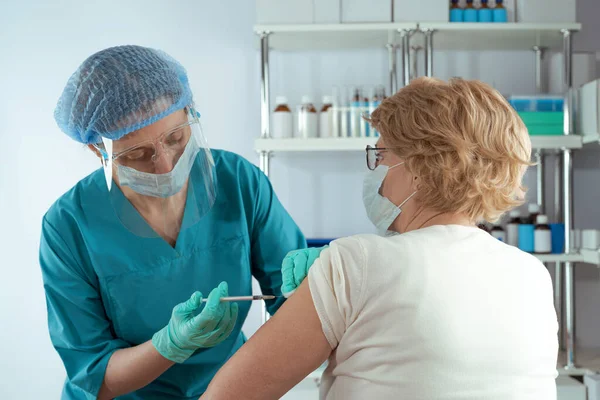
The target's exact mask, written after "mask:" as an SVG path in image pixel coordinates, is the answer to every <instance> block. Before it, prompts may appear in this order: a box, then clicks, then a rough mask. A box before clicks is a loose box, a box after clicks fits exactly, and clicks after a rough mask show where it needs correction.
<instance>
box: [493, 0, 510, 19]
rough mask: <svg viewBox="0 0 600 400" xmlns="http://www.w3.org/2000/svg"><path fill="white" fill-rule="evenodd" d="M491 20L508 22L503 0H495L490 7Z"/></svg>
mask: <svg viewBox="0 0 600 400" xmlns="http://www.w3.org/2000/svg"><path fill="white" fill-rule="evenodd" d="M492 22H499V23H504V22H508V10H507V9H506V7H505V4H504V1H503V0H496V4H495V6H494V8H493V9H492Z"/></svg>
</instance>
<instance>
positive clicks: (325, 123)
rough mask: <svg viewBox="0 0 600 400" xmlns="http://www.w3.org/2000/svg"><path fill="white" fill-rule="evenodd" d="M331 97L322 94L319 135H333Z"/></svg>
mask: <svg viewBox="0 0 600 400" xmlns="http://www.w3.org/2000/svg"><path fill="white" fill-rule="evenodd" d="M332 125H333V97H332V96H323V107H322V108H321V112H320V114H319V136H320V137H332V136H333V128H332Z"/></svg>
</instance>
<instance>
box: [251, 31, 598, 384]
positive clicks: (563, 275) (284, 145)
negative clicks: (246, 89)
mask: <svg viewBox="0 0 600 400" xmlns="http://www.w3.org/2000/svg"><path fill="white" fill-rule="evenodd" d="M580 29H581V24H577V23H549V24H524V23H506V24H483V23H476V24H472V23H460V24H458V23H419V22H414V23H366V24H305V25H257V26H255V27H254V31H255V33H256V34H257V35H258V37H259V47H260V54H261V135H260V138H259V139H257V140H256V141H255V149H256V151H257V152H258V153H259V156H260V162H259V165H260V168H261V170H262V171H263V172H264V173H265V174H266V175H267V176H269V174H270V156H271V154H272V153H273V152H275V151H276V152H302V151H363V150H364V149H365V147H366V146H367V145H368V144H374V141H375V140H376V139H375V138H315V139H272V138H271V130H270V124H269V119H270V110H271V101H270V93H269V86H270V72H269V52H270V50H277V51H299V50H323V49H343V48H346V49H349V48H381V49H386V50H387V53H388V57H389V63H388V64H389V82H388V91H389V92H390V93H395V92H396V91H397V90H398V70H397V58H398V54H397V52H398V50H400V51H401V52H400V59H401V66H402V73H401V78H402V83H403V85H406V83H407V82H408V81H409V80H410V65H411V60H410V58H411V54H410V46H411V44H417V43H419V44H421V45H422V46H423V48H424V54H425V67H426V75H427V76H433V74H434V72H433V71H434V62H433V58H434V49H438V50H482V51H484V50H488V51H489V50H490V49H492V48H493V49H494V50H532V51H533V53H534V54H535V57H536V86H537V87H538V89H540V88H541V82H542V79H541V74H542V68H541V65H542V56H543V53H544V51H546V50H561V51H562V53H563V55H564V66H563V67H564V72H565V73H564V74H563V76H564V82H563V85H564V93H565V95H564V97H565V106H564V115H565V117H564V135H562V136H532V137H531V139H532V144H533V147H534V149H535V150H536V152H535V157H536V159H537V160H538V161H539V167H538V170H537V185H536V186H537V190H536V191H537V199H538V203H539V204H540V206H541V207H542V209H544V205H545V204H546V198H545V195H544V180H543V176H544V172H543V171H544V168H545V167H546V165H545V164H546V163H545V154H546V153H548V152H553V153H557V154H560V162H559V163H557V164H559V165H557V166H556V168H557V169H556V171H557V175H556V178H557V182H559V183H560V184H559V185H557V188H556V190H557V193H555V196H554V197H555V199H554V203H555V208H556V209H557V210H559V212H557V216H559V217H560V219H561V220H562V221H561V222H564V224H565V254H558V255H543V256H539V257H538V258H539V259H540V260H541V261H542V262H544V263H555V270H556V277H557V279H556V282H555V285H556V287H555V305H556V306H557V313H558V314H559V321H560V322H561V326H562V325H564V329H565V335H564V336H565V339H566V343H565V347H566V351H565V352H564V356H563V358H564V362H563V365H564V369H562V368H559V369H560V371H559V372H560V373H563V374H569V375H580V374H587V373H592V372H594V371H600V357H596V356H594V357H595V358H594V360H596V361H597V363H596V364H597V365H596V367H594V368H593V369H587V368H578V367H577V366H576V358H575V352H576V348H575V334H574V332H575V308H574V297H575V294H574V276H573V272H574V271H573V267H574V263H576V262H585V263H592V264H596V265H599V264H600V253H599V252H594V251H587V250H582V251H581V252H575V251H574V249H573V246H572V243H571V232H572V230H573V201H572V196H573V151H574V150H577V149H580V148H581V147H583V146H584V145H585V144H588V143H600V135H597V137H589V136H585V137H582V136H580V135H576V134H575V132H574V120H573V115H574V111H575V106H574V101H573V97H574V94H573V87H572V86H573V85H572V82H573V72H572V55H573V50H572V36H573V33H575V32H577V31H579V30H580ZM559 172H560V173H559ZM563 286H564V298H563V296H562V292H563ZM563 302H564V306H565V311H566V312H565V316H564V320H563V318H562V315H561V310H562V305H563ZM263 314H265V319H266V318H267V316H266V312H265V313H263ZM583 358H584V357H582V359H583Z"/></svg>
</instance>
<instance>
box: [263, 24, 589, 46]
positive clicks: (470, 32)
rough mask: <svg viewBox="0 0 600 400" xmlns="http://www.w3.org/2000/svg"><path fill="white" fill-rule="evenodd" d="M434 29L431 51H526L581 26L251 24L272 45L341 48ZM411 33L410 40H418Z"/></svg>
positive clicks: (556, 43) (555, 40)
mask: <svg viewBox="0 0 600 400" xmlns="http://www.w3.org/2000/svg"><path fill="white" fill-rule="evenodd" d="M417 29H419V30H421V31H424V30H428V29H431V30H434V31H436V32H437V34H434V37H433V46H434V48H435V49H436V50H492V49H493V50H531V48H532V47H533V46H541V47H548V48H551V49H561V48H562V39H563V38H562V34H561V30H563V29H568V30H571V31H579V30H581V24H577V23H548V24H529V23H505V24H487V23H450V22H430V23H427V22H423V23H418V22H406V23H402V22H399V23H362V24H360V23H359V24H300V25H294V24H290V25H256V26H255V27H254V31H255V32H256V33H260V32H270V33H271V34H272V35H271V36H270V37H269V45H270V48H271V49H275V50H288V51H294V50H322V49H342V48H378V47H379V48H383V47H385V45H386V44H388V43H396V44H400V43H401V38H400V36H401V35H400V34H398V32H400V31H402V30H413V31H414V30H417ZM422 36H423V35H415V37H414V38H413V41H414V42H413V43H412V44H413V45H416V44H417V43H416V42H418V41H422V40H423V39H422Z"/></svg>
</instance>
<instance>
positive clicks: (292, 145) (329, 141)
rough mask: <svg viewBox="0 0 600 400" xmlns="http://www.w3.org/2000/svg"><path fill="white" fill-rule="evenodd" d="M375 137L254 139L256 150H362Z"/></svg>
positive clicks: (373, 141) (372, 142)
mask: <svg viewBox="0 0 600 400" xmlns="http://www.w3.org/2000/svg"><path fill="white" fill-rule="evenodd" d="M375 142H377V138H314V139H297V138H294V139H256V141H255V142H254V149H255V150H256V151H287V152H293V151H364V150H365V149H366V148H367V145H372V146H373V145H374V144H375Z"/></svg>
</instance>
